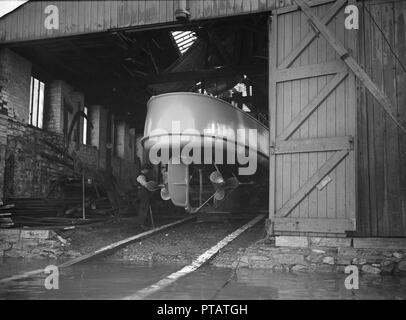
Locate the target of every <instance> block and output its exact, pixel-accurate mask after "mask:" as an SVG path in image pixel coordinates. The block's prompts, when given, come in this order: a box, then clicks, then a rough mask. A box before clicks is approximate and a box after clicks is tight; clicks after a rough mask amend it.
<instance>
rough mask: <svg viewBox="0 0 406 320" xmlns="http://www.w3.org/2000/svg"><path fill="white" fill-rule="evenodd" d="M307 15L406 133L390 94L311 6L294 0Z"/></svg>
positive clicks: (302, 0)
mask: <svg viewBox="0 0 406 320" xmlns="http://www.w3.org/2000/svg"><path fill="white" fill-rule="evenodd" d="M294 1H295V2H296V3H297V4H298V5H299V6H300V8H301V9H302V10H303V12H304V13H305V14H306V16H307V17H308V18H309V19H310V20H311V21H312V23H313V24H314V25H315V26H316V27H317V29H318V30H319V31H320V32H321V34H322V35H323V36H324V37H325V39H326V40H327V41H328V42H329V44H330V45H331V46H332V47H333V48H334V50H335V51H336V52H337V54H338V55H339V56H340V58H342V59H343V60H344V62H345V63H346V64H347V65H348V67H349V68H350V69H351V70H352V71H353V72H354V74H355V75H356V76H357V77H358V79H360V81H361V83H362V84H363V85H364V86H365V87H366V88H367V89H368V90H369V91H370V92H371V93H372V95H373V96H374V97H375V99H376V100H377V101H378V102H379V103H380V105H381V106H382V107H383V109H384V110H385V112H386V113H387V114H388V116H389V117H390V118H391V119H392V120H393V121H394V122H395V123H396V124H397V126H398V127H399V128H400V129H401V130H402V131H403V132H404V133H406V127H405V126H404V125H403V124H402V123H401V122H400V120H399V119H398V118H397V116H396V115H395V114H394V113H393V111H392V109H394V107H393V106H392V103H391V101H390V99H389V98H388V96H387V95H386V94H385V93H384V92H383V91H382V90H381V89H380V88H379V87H378V86H377V85H376V84H375V82H373V81H372V79H371V78H370V77H369V76H368V74H367V73H366V72H365V71H364V69H362V68H361V66H360V65H359V64H358V63H357V62H356V61H355V60H354V58H352V57H351V56H350V55H349V53H348V51H347V49H345V48H344V46H343V45H342V44H341V43H340V42H338V41H337V39H336V38H335V37H334V36H333V35H332V34H331V31H330V30H329V29H328V28H327V27H326V26H325V25H324V24H323V23H322V22H321V21H320V19H319V18H318V17H316V16H315V15H314V14H313V12H312V11H311V9H310V7H309V6H308V5H307V4H306V3H305V1H304V0H294Z"/></svg>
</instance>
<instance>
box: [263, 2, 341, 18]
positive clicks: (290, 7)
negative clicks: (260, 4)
mask: <svg viewBox="0 0 406 320" xmlns="http://www.w3.org/2000/svg"><path fill="white" fill-rule="evenodd" d="M276 1H277V0H268V2H270V3H271V5H268V6H269V8H272V9H273V8H275V7H276V5H275V2H276ZM335 1H337V0H310V1H308V2H307V4H308V5H309V6H310V7H317V6H321V5H325V4H328V3H331V2H335ZM272 4H273V5H272ZM298 9H299V6H297V5H296V4H291V5H287V6H286V5H285V6H280V7H279V8H277V9H276V13H277V14H280V15H283V14H286V13H291V12H293V11H297V10H298Z"/></svg>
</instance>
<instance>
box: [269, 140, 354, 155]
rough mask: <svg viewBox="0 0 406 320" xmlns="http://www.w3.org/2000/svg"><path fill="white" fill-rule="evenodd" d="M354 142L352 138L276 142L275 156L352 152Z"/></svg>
mask: <svg viewBox="0 0 406 320" xmlns="http://www.w3.org/2000/svg"><path fill="white" fill-rule="evenodd" d="M352 140H353V138H352V137H351V136H343V137H328V138H325V137H323V138H310V139H293V140H286V141H276V146H275V154H288V153H300V152H306V153H307V152H326V151H337V150H343V149H348V150H350V149H352V148H353V145H352Z"/></svg>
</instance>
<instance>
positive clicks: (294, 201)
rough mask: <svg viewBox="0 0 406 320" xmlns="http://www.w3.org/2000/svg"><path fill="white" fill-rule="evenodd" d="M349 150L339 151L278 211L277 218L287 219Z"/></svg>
mask: <svg viewBox="0 0 406 320" xmlns="http://www.w3.org/2000/svg"><path fill="white" fill-rule="evenodd" d="M348 152H349V151H348V150H341V151H337V152H336V153H334V155H332V156H331V157H330V158H329V159H328V160H327V161H326V162H325V163H324V164H323V166H322V167H321V168H320V169H318V170H317V171H316V173H315V174H314V175H313V176H311V177H310V178H309V179H308V180H307V181H306V183H305V184H304V185H303V186H302V187H301V188H300V189H299V190H298V191H297V192H296V193H295V194H294V195H293V196H292V197H291V198H290V199H289V200H288V201H287V202H286V203H285V204H284V205H283V206H282V208H280V209H279V210H278V212H277V213H276V216H277V217H286V216H288V215H289V214H290V213H291V212H292V210H293V209H294V208H295V207H296V206H297V205H298V204H299V203H300V201H302V200H303V199H304V197H306V196H307V195H308V194H309V193H310V192H311V191H312V190H313V188H314V187H315V186H316V185H317V184H318V183H319V182H320V181H321V180H323V178H324V177H325V176H326V175H327V174H329V172H330V171H331V170H333V169H334V168H335V167H336V166H337V165H338V164H339V163H340V162H341V160H343V159H344V158H345V157H346V156H347V154H348Z"/></svg>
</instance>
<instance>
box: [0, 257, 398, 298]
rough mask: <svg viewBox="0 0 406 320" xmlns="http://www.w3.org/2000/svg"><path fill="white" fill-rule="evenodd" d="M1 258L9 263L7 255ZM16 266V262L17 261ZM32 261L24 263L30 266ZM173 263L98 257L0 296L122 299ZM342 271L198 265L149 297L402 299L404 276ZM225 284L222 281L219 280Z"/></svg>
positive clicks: (8, 287) (0, 289) (0, 290)
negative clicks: (48, 282)
mask: <svg viewBox="0 0 406 320" xmlns="http://www.w3.org/2000/svg"><path fill="white" fill-rule="evenodd" d="M7 263H8V264H9V263H11V262H10V261H7ZM20 267H21V264H20ZM33 267H34V266H33V265H26V266H25V270H31V269H32V268H33ZM178 269H179V266H175V265H155V264H153V265H149V264H139V263H137V264H134V263H128V262H126V263H123V262H114V261H108V260H105V259H103V260H98V261H94V262H92V263H86V264H83V265H77V266H74V267H71V268H68V269H65V270H61V272H60V280H59V289H58V290H47V289H45V286H44V279H45V275H44V276H39V277H36V278H32V279H25V280H21V281H14V282H9V283H6V284H0V299H122V298H124V297H125V296H127V295H131V294H134V293H135V292H136V291H138V290H140V289H142V288H144V287H146V286H149V285H151V284H153V283H155V282H156V281H158V280H160V279H162V278H163V277H165V276H167V275H169V274H170V273H172V272H174V271H176V270H178ZM345 276H346V275H344V274H342V275H339V274H293V273H284V272H271V271H267V270H253V269H245V268H240V269H237V271H236V272H235V270H233V269H229V268H217V267H213V266H204V267H202V268H201V269H199V270H197V271H196V272H193V273H192V274H189V275H187V276H186V277H184V278H181V279H180V280H178V281H177V282H176V283H174V284H172V285H170V286H169V287H167V288H165V289H163V290H162V291H159V292H158V293H156V294H154V295H152V296H150V297H149V299H204V300H207V299H231V300H234V299H405V298H406V278H405V277H400V278H397V277H392V276H387V277H381V276H361V277H360V288H359V290H353V291H351V290H347V289H346V288H345V285H344V278H345ZM225 284H227V285H225Z"/></svg>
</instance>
